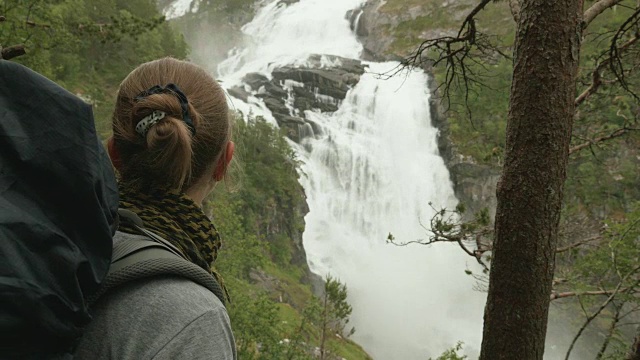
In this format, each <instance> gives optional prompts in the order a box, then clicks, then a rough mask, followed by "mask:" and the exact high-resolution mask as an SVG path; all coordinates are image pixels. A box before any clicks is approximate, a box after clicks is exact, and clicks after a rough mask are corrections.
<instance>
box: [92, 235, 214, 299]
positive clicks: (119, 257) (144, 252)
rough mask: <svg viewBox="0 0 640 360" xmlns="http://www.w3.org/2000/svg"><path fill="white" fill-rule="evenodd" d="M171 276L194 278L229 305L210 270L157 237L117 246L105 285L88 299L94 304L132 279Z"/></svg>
mask: <svg viewBox="0 0 640 360" xmlns="http://www.w3.org/2000/svg"><path fill="white" fill-rule="evenodd" d="M147 231H148V230H147ZM154 235H155V234H154ZM155 236H158V235H155ZM158 237H159V236H158ZM163 240H164V239H163ZM164 241H165V242H166V240H164ZM167 275H174V276H180V277H184V278H187V279H189V280H192V281H193V282H195V283H197V284H199V285H201V286H204V287H205V288H207V289H209V290H210V291H211V292H212V293H214V294H215V295H216V296H217V297H218V299H220V301H221V302H222V304H223V305H224V304H225V300H224V294H223V291H222V288H221V287H220V284H218V282H217V281H216V279H215V278H214V277H213V276H212V275H211V274H210V273H208V272H206V271H205V270H204V269H202V268H201V267H199V266H198V265H195V264H193V263H191V262H190V261H187V260H185V259H184V258H183V257H182V256H181V255H178V254H176V252H175V249H172V248H170V247H169V246H167V245H166V244H165V243H161V242H157V241H155V238H154V239H153V240H146V239H144V240H143V239H133V240H127V241H122V242H119V243H117V244H116V245H115V246H114V247H113V256H112V260H111V267H110V268H109V272H108V274H107V277H106V278H105V280H104V282H103V284H102V287H101V288H100V289H99V290H98V291H97V292H96V294H95V295H94V296H92V297H91V298H90V299H88V302H89V304H90V305H92V304H94V303H95V302H96V301H97V300H98V299H99V298H100V297H101V296H103V295H104V294H105V293H107V292H108V291H110V290H112V289H114V288H116V287H118V286H121V285H124V284H126V283H128V282H130V281H134V280H140V279H147V278H152V277H154V276H167Z"/></svg>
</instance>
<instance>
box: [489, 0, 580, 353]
mask: <svg viewBox="0 0 640 360" xmlns="http://www.w3.org/2000/svg"><path fill="white" fill-rule="evenodd" d="M582 1H583V0H522V1H521V2H520V3H521V10H520V17H519V22H518V31H517V35H516V46H515V52H514V73H513V83H512V86H511V100H510V107H509V118H508V121H507V141H506V156H505V164H504V168H503V173H502V178H501V179H500V182H499V184H498V190H497V197H498V207H497V212H496V221H495V243H494V248H493V260H492V266H491V273H490V281H489V294H488V298H487V305H486V308H485V315H484V332H483V339H482V352H481V355H480V359H481V360H500V359H510V360H516V359H517V360H534V359H535V360H541V359H542V356H543V353H544V342H545V336H546V331H547V318H548V311H549V296H550V294H551V285H552V281H553V272H554V263H555V249H556V243H557V232H558V223H559V219H560V208H561V203H562V194H563V184H564V181H565V178H566V168H567V159H568V153H569V142H570V139H571V127H572V122H573V115H574V101H575V96H576V76H577V69H578V59H579V54H580V33H581V27H580V22H581V18H582V5H583V4H582Z"/></svg>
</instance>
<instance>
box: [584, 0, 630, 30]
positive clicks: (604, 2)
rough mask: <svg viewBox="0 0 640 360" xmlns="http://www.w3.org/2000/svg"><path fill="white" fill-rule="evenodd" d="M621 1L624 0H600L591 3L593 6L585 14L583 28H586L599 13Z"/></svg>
mask: <svg viewBox="0 0 640 360" xmlns="http://www.w3.org/2000/svg"><path fill="white" fill-rule="evenodd" d="M620 2H622V0H600V1H597V2H596V3H595V4H593V5H591V7H590V8H588V9H587V11H585V12H584V16H583V18H582V30H584V29H586V28H587V27H588V26H589V24H591V22H592V21H593V19H595V18H596V17H598V15H600V14H602V13H603V12H604V11H605V10H607V9H608V8H610V7H613V6H614V5H616V4H618V3H620Z"/></svg>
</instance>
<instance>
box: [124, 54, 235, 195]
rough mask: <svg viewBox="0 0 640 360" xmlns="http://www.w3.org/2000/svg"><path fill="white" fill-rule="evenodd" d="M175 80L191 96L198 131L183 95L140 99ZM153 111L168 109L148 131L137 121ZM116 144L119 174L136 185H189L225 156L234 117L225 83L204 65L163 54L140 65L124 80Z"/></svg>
mask: <svg viewBox="0 0 640 360" xmlns="http://www.w3.org/2000/svg"><path fill="white" fill-rule="evenodd" d="M170 83H172V84H175V85H177V86H178V87H179V88H180V90H182V92H183V93H184V94H185V95H186V98H187V99H188V110H187V112H188V115H189V117H191V119H192V121H193V128H194V132H193V134H192V131H191V129H190V128H189V126H187V124H186V123H185V121H184V119H183V113H182V108H181V104H180V101H179V99H178V97H177V96H176V95H175V94H174V93H171V92H163V93H158V94H152V95H148V96H145V97H140V98H139V99H136V97H138V96H139V95H140V94H141V93H143V92H145V91H147V90H148V89H150V88H152V87H154V86H158V85H159V86H162V87H164V86H166V85H167V84H170ZM154 111H163V112H165V113H166V116H165V117H164V119H162V120H160V122H158V123H157V124H155V125H153V126H151V127H150V128H149V130H148V132H147V133H146V136H142V135H140V134H139V133H138V132H137V131H136V129H135V128H136V125H137V124H138V122H140V120H142V119H143V118H144V117H146V116H148V115H150V114H151V113H152V112H154ZM113 137H114V145H115V147H116V150H117V151H118V153H119V155H120V163H121V166H120V169H119V170H120V180H121V182H123V183H125V184H126V185H127V186H131V187H133V188H135V189H139V188H143V187H144V188H147V187H162V188H169V189H177V190H187V189H188V188H189V187H190V186H191V185H193V184H194V182H196V181H198V180H199V179H200V178H201V177H202V176H203V175H204V174H205V173H206V172H207V170H209V169H211V166H212V165H214V164H215V163H217V161H218V159H220V158H221V157H222V156H226V154H225V152H226V144H227V143H228V142H229V140H230V138H231V119H230V116H229V108H228V106H227V101H226V97H225V94H224V91H223V90H222V87H221V86H220V85H219V84H218V83H217V82H216V81H215V80H214V79H213V77H211V75H209V74H208V73H207V72H206V71H205V70H204V69H202V68H201V67H199V66H197V65H195V64H193V63H190V62H186V61H181V60H177V59H173V58H163V59H159V60H155V61H151V62H148V63H145V64H142V65H140V66H138V67H137V68H136V69H135V70H133V71H132V72H131V73H130V74H129V75H128V76H127V77H126V78H125V79H124V81H123V82H122V84H121V85H120V89H119V91H118V98H117V100H116V107H115V111H114V113H113Z"/></svg>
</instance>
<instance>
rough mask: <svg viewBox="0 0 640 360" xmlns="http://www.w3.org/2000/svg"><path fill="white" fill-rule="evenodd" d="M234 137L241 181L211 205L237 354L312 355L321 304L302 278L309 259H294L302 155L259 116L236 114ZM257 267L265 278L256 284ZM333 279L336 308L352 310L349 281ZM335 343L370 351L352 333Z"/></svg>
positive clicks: (269, 359) (296, 359) (250, 357)
mask: <svg viewBox="0 0 640 360" xmlns="http://www.w3.org/2000/svg"><path fill="white" fill-rule="evenodd" d="M233 140H234V141H235V142H236V151H237V154H238V155H239V158H240V161H239V162H238V163H237V164H236V165H238V166H237V168H236V169H235V171H236V174H234V175H232V176H231V178H232V179H233V178H234V177H235V178H238V177H239V178H240V183H239V184H229V185H230V186H220V187H219V188H217V189H216V191H215V192H214V194H213V195H212V197H211V198H210V199H209V201H207V203H206V211H207V213H211V214H213V217H214V223H215V224H216V226H217V228H218V229H219V231H220V233H221V234H222V237H223V238H222V239H223V248H222V251H221V252H220V256H219V259H218V261H217V263H216V267H217V269H218V271H219V272H220V273H221V274H222V275H223V277H224V278H225V281H226V282H227V285H228V287H229V289H230V292H231V299H232V303H231V305H230V307H229V316H230V318H231V323H232V326H233V329H234V333H235V336H236V341H237V344H238V357H239V359H246V360H257V359H261V360H262V359H265V360H276V359H278V360H279V359H291V360H310V359H312V358H313V355H312V354H313V351H314V349H315V347H316V346H319V345H320V334H321V329H322V326H321V324H322V321H321V320H320V319H321V314H322V310H321V309H322V307H321V305H320V300H319V299H318V298H316V297H314V296H313V295H312V294H311V289H310V285H308V284H304V283H302V279H303V278H305V274H307V272H308V269H307V268H306V264H304V265H294V264H293V261H292V258H293V256H294V253H295V250H294V249H295V245H294V244H293V239H292V237H291V234H297V235H298V236H301V232H302V228H303V219H302V217H303V216H304V213H303V212H301V211H298V210H297V209H299V208H303V207H304V206H305V199H304V194H303V192H302V188H301V187H300V184H299V183H298V181H297V179H298V173H297V166H298V162H297V160H296V158H295V154H294V153H293V151H292V149H291V147H290V146H289V145H288V144H287V142H286V140H285V138H284V137H283V136H282V134H281V133H280V131H279V130H278V129H276V128H274V127H273V126H271V125H269V124H268V123H266V122H264V121H263V120H261V119H252V120H251V121H249V122H247V123H245V122H244V121H243V120H242V119H237V124H236V128H235V132H234V134H233ZM231 181H233V180H231ZM229 190H233V191H229ZM252 274H259V275H258V276H259V277H261V278H263V279H266V280H265V282H266V283H264V284H263V283H261V282H258V283H255V284H254V283H252V282H251V281H252V280H251V279H252V276H251V275H252ZM328 286H329V288H328V289H329V290H330V292H329V293H330V294H332V299H334V300H335V303H336V304H337V305H336V306H337V307H336V309H337V314H339V315H340V316H345V314H347V313H349V314H350V311H351V308H350V306H349V305H348V304H347V303H346V288H344V287H341V286H337V285H336V283H335V282H331V283H329V284H328ZM283 301H285V303H283ZM347 316H348V315H347ZM332 319H333V318H332ZM332 324H334V323H332ZM330 344H331V347H332V349H335V352H336V353H341V354H343V353H348V354H349V355H350V359H358V358H360V359H366V358H367V355H366V353H365V352H364V351H363V350H362V349H361V348H359V347H357V346H355V345H354V344H352V343H351V342H349V341H347V340H341V339H331V342H330Z"/></svg>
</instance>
